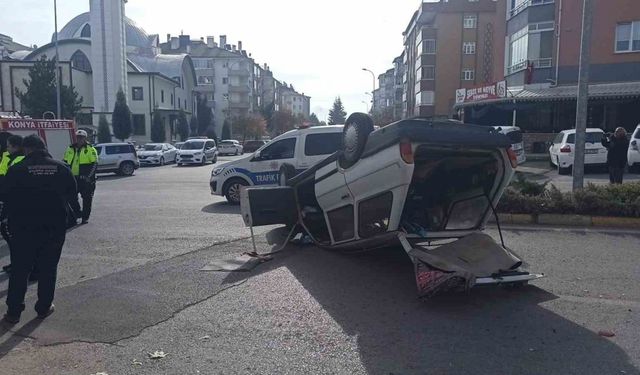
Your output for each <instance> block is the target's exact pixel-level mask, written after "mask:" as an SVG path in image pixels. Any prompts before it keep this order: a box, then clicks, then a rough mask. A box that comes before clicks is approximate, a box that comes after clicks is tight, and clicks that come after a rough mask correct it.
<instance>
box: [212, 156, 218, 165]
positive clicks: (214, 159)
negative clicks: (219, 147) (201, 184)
mask: <svg viewBox="0 0 640 375" xmlns="http://www.w3.org/2000/svg"><path fill="white" fill-rule="evenodd" d="M217 162H218V155H213V162H212V163H213V164H215V163H217Z"/></svg>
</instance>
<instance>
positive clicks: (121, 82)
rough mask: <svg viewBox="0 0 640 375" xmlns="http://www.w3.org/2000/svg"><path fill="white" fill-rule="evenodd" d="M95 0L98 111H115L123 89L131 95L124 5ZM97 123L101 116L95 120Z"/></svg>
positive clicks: (122, 0)
mask: <svg viewBox="0 0 640 375" xmlns="http://www.w3.org/2000/svg"><path fill="white" fill-rule="evenodd" d="M126 2H127V0H91V57H92V58H91V64H92V68H93V105H94V111H95V112H108V113H111V112H113V107H114V105H115V102H116V94H117V92H118V90H119V89H120V88H122V90H123V91H124V93H125V95H126V96H127V97H128V94H129V90H128V86H127V55H126V51H127V45H126V30H125V22H124V4H125V3H126ZM94 120H96V121H94V123H96V124H97V119H94Z"/></svg>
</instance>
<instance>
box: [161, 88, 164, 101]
mask: <svg viewBox="0 0 640 375" xmlns="http://www.w3.org/2000/svg"><path fill="white" fill-rule="evenodd" d="M160 101H161V102H163V103H164V90H160Z"/></svg>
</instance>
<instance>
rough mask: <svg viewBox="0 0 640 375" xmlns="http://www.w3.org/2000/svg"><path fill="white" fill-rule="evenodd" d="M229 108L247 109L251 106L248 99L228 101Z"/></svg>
mask: <svg viewBox="0 0 640 375" xmlns="http://www.w3.org/2000/svg"><path fill="white" fill-rule="evenodd" d="M229 108H237V109H249V108H251V104H250V103H249V100H248V99H242V100H238V101H229Z"/></svg>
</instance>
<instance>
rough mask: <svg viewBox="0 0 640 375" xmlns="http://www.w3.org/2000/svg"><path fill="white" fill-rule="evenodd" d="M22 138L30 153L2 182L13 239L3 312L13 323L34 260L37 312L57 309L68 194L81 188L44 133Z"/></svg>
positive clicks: (44, 314) (43, 315)
mask: <svg viewBox="0 0 640 375" xmlns="http://www.w3.org/2000/svg"><path fill="white" fill-rule="evenodd" d="M22 144H23V148H24V152H25V155H26V156H25V158H24V160H23V161H22V162H21V163H20V164H17V165H15V166H13V167H12V168H10V169H9V172H8V173H7V176H6V179H5V184H4V186H3V192H4V193H5V194H6V196H7V207H6V208H7V217H8V222H9V230H10V232H11V235H12V245H13V249H12V250H13V254H12V259H11V261H12V270H11V276H10V277H9V290H8V292H7V313H6V314H5V315H4V318H3V321H4V322H6V323H9V324H16V323H18V322H19V321H20V315H21V313H22V311H23V310H24V308H25V305H24V296H25V293H26V291H27V279H28V277H29V274H30V273H31V270H32V269H33V268H34V266H35V267H36V268H37V269H38V271H39V273H38V302H37V303H36V305H35V310H36V312H37V313H38V318H39V319H44V318H46V317H47V316H49V315H51V314H52V313H53V311H54V306H53V303H52V302H53V296H54V292H55V286H56V278H57V272H58V262H59V261H60V254H61V252H62V246H63V245H64V241H65V237H66V229H67V226H66V224H67V210H66V206H67V199H68V197H70V196H72V194H73V193H74V192H76V191H77V190H76V181H75V179H74V177H73V174H72V173H71V171H70V170H69V168H68V167H67V166H66V165H65V164H63V163H61V162H59V161H56V160H53V159H52V158H51V155H49V153H48V152H47V150H46V148H45V144H44V141H43V140H42V138H40V137H38V136H36V135H30V136H27V137H25V139H24V141H23V143H22Z"/></svg>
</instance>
